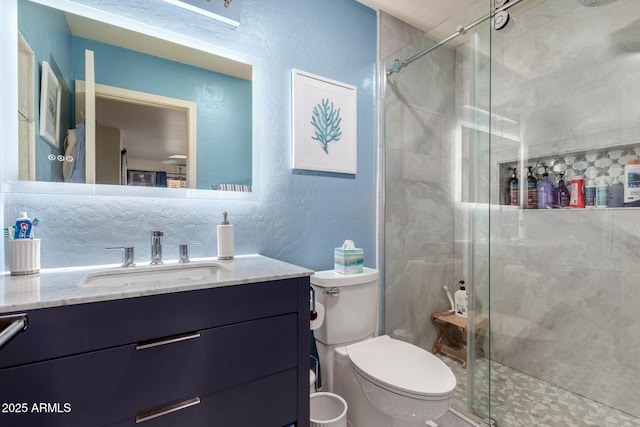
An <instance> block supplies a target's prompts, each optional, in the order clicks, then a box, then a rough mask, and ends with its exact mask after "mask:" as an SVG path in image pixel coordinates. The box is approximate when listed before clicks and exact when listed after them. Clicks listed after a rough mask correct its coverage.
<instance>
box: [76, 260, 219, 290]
mask: <svg viewBox="0 0 640 427" xmlns="http://www.w3.org/2000/svg"><path fill="white" fill-rule="evenodd" d="M222 271H228V270H227V268H225V267H224V266H223V265H221V264H218V263H216V262H190V263H187V264H177V263H176V264H161V265H145V266H139V267H138V266H136V267H122V268H110V269H106V270H99V271H94V272H92V273H89V274H87V275H86V276H84V277H83V278H82V280H81V281H80V284H79V285H78V286H80V287H85V288H88V287H101V286H133V285H142V284H144V285H162V284H170V283H175V284H178V283H179V284H184V283H190V282H200V281H215V280H217V279H218V275H219V273H221V272H222Z"/></svg>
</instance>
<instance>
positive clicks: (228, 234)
mask: <svg viewBox="0 0 640 427" xmlns="http://www.w3.org/2000/svg"><path fill="white" fill-rule="evenodd" d="M222 215H223V216H224V220H223V221H222V224H220V225H218V259H220V260H225V259H233V249H234V248H233V246H234V245H233V225H231V224H229V220H227V213H226V212H223V213H222Z"/></svg>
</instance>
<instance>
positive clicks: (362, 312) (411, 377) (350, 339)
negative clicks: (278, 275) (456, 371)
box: [311, 267, 456, 427]
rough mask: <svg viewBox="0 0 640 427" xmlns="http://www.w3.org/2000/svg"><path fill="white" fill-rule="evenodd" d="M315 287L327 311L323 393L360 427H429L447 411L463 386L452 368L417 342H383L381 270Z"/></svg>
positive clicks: (325, 275) (319, 336)
mask: <svg viewBox="0 0 640 427" xmlns="http://www.w3.org/2000/svg"><path fill="white" fill-rule="evenodd" d="M311 286H313V288H314V289H315V293H316V298H317V300H318V301H319V302H320V303H321V304H322V305H323V306H324V308H325V318H324V322H323V324H322V326H320V328H318V329H316V330H315V331H314V333H315V338H316V344H317V346H318V354H319V356H320V367H321V369H322V376H323V377H322V381H323V391H328V392H332V393H335V394H338V395H339V396H342V397H343V398H344V399H345V401H346V402H347V404H348V405H349V412H348V415H347V416H348V419H349V422H350V423H351V425H352V426H353V427H418V426H420V427H424V425H425V422H426V421H429V420H435V419H437V418H440V417H441V416H442V415H444V414H445V413H446V412H447V410H448V409H449V406H450V405H451V401H452V399H453V393H454V389H455V387H456V378H455V376H454V375H453V372H452V371H451V369H449V367H448V366H447V365H445V364H444V363H443V362H442V361H441V360H439V359H438V358H436V357H435V356H434V355H433V354H431V353H430V352H428V351H426V350H423V349H421V348H419V347H417V346H415V345H413V344H409V343H407V342H404V341H400V340H397V339H394V338H390V337H388V336H386V335H382V336H376V335H377V334H376V332H377V325H378V313H379V306H380V303H379V301H380V298H379V294H380V279H379V273H378V271H377V270H374V269H370V268H366V267H365V268H364V271H363V273H360V274H349V275H343V274H340V273H337V272H335V271H333V270H328V271H319V272H316V273H314V274H313V275H312V276H311Z"/></svg>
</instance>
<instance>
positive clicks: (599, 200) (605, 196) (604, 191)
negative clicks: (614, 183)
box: [596, 176, 609, 208]
mask: <svg viewBox="0 0 640 427" xmlns="http://www.w3.org/2000/svg"><path fill="white" fill-rule="evenodd" d="M607 206H609V186H608V185H607V179H606V178H605V177H604V176H602V177H600V182H598V186H597V187H596V207H597V208H606V207H607Z"/></svg>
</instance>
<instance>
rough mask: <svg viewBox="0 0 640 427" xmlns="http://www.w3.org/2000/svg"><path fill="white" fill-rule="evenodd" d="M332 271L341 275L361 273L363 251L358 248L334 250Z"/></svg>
mask: <svg viewBox="0 0 640 427" xmlns="http://www.w3.org/2000/svg"><path fill="white" fill-rule="evenodd" d="M333 256H334V270H335V271H337V272H338V273H341V274H357V273H362V272H363V268H364V250H363V249H360V248H355V249H342V248H335V249H334V251H333Z"/></svg>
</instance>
